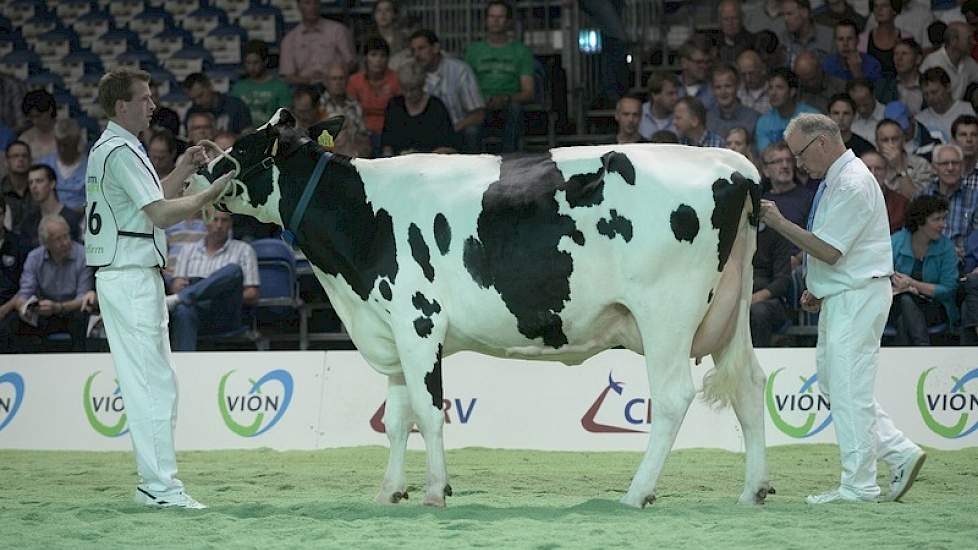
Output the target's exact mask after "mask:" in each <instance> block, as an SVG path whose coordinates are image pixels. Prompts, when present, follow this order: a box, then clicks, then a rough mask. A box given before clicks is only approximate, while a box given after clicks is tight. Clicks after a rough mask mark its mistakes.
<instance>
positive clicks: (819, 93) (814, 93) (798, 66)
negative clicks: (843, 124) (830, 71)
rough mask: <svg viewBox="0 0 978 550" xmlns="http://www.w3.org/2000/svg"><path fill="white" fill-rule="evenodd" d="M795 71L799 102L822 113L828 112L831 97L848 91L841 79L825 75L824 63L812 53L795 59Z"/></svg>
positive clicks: (805, 53) (801, 53) (804, 53)
mask: <svg viewBox="0 0 978 550" xmlns="http://www.w3.org/2000/svg"><path fill="white" fill-rule="evenodd" d="M794 71H795V74H796V75H798V100H799V101H802V102H804V103H807V104H809V105H811V106H812V107H815V108H816V109H818V110H819V111H821V112H824V113H827V112H828V110H829V98H830V97H832V96H834V95H835V94H839V93H842V92H844V91H845V89H846V83H845V82H843V81H842V80H841V79H838V78H836V77H834V76H829V75H827V74H825V72H824V71H823V70H822V62H821V61H820V60H819V58H818V55H816V54H815V53H814V52H812V51H807V50H806V51H803V52H800V53H799V54H798V55H797V56H796V57H795V65H794Z"/></svg>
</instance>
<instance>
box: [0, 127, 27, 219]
mask: <svg viewBox="0 0 978 550" xmlns="http://www.w3.org/2000/svg"><path fill="white" fill-rule="evenodd" d="M4 157H5V158H6V160H7V175H6V176H4V177H3V179H2V180H0V194H2V195H3V198H4V201H5V202H6V203H7V214H6V216H4V217H3V218H0V225H3V226H4V227H6V228H7V229H8V230H9V229H16V228H18V227H20V224H21V222H22V221H23V220H24V216H25V215H26V214H27V212H28V211H29V210H30V209H31V208H32V204H31V189H30V183H29V182H28V178H27V174H28V172H29V170H30V167H31V147H30V145H27V144H26V143H24V142H23V141H12V142H11V143H10V144H9V145H7V149H6V150H5V153H4Z"/></svg>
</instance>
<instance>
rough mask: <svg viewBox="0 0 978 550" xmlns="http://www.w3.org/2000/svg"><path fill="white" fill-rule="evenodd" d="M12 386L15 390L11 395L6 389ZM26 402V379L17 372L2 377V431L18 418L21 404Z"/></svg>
mask: <svg viewBox="0 0 978 550" xmlns="http://www.w3.org/2000/svg"><path fill="white" fill-rule="evenodd" d="M7 386H10V387H12V388H13V394H12V395H11V394H10V393H9V390H8V391H4V389H5V388H6V387H7ZM23 402H24V379H23V377H21V376H20V375H19V374H17V373H16V372H8V373H5V374H2V375H0V431H3V429H4V428H6V427H7V424H10V422H11V421H12V420H13V419H14V417H15V416H17V411H18V410H20V404H21V403H23Z"/></svg>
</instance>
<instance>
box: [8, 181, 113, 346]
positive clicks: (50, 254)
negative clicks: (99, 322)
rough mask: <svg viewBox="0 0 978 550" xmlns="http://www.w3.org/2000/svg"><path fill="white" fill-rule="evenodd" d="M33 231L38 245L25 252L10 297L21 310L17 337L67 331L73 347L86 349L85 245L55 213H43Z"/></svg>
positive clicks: (88, 273)
mask: <svg viewBox="0 0 978 550" xmlns="http://www.w3.org/2000/svg"><path fill="white" fill-rule="evenodd" d="M52 187H53V184H52ZM35 231H36V232H37V233H38V234H39V235H40V238H41V246H39V247H37V248H35V249H34V250H32V251H31V252H30V254H28V256H27V260H26V262H25V263H24V270H23V273H22V274H21V277H20V288H19V290H18V291H17V297H16V298H15V302H14V303H15V305H14V309H15V310H16V311H17V312H19V313H20V316H21V322H20V323H19V326H18V327H17V328H16V333H17V334H18V339H20V338H21V337H25V336H26V337H44V336H47V335H49V334H52V333H54V332H67V333H69V334H70V335H71V347H72V350H73V351H85V329H86V328H87V327H86V322H87V320H88V319H87V315H86V314H85V313H83V312H82V306H83V305H84V304H85V303H86V302H88V301H92V300H93V299H94V294H95V293H94V292H93V291H92V288H93V286H94V285H93V277H92V270H91V269H89V268H88V266H86V265H85V247H84V246H82V245H81V244H80V243H78V242H75V241H73V240H72V239H71V238H70V236H69V229H68V223H67V222H66V221H65V220H64V218H62V217H61V216H58V215H57V214H50V215H46V216H44V218H42V219H41V221H40V223H39V227H37V228H35ZM35 316H36V317H35Z"/></svg>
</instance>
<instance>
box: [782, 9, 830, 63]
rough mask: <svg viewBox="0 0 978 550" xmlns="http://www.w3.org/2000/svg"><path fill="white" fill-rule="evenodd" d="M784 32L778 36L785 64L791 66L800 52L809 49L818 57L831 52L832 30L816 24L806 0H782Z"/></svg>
mask: <svg viewBox="0 0 978 550" xmlns="http://www.w3.org/2000/svg"><path fill="white" fill-rule="evenodd" d="M781 15H783V16H784V27H785V32H784V34H782V35H781V36H780V37H779V38H780V39H781V44H783V45H784V49H785V53H786V54H787V57H788V59H787V66H789V67H790V66H793V65H794V63H795V58H796V57H798V54H800V53H801V52H805V51H809V52H812V53H814V54H815V55H817V56H818V57H820V58H825V57H826V56H827V55H829V53H830V52H832V50H833V47H832V31H831V30H830V29H827V28H825V27H823V26H821V25H816V24H815V20H814V19H813V18H812V7H811V4H809V2H808V0H782V2H781Z"/></svg>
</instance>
